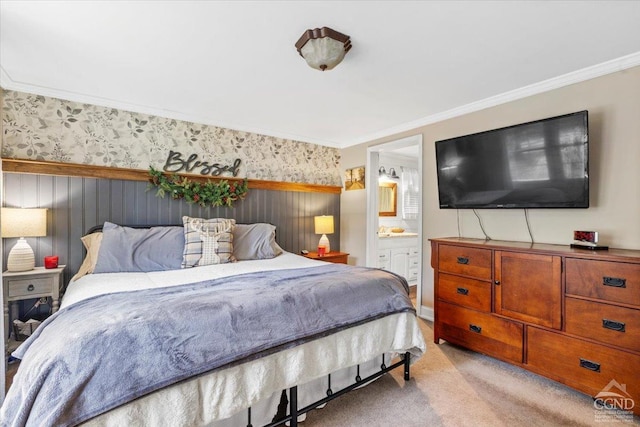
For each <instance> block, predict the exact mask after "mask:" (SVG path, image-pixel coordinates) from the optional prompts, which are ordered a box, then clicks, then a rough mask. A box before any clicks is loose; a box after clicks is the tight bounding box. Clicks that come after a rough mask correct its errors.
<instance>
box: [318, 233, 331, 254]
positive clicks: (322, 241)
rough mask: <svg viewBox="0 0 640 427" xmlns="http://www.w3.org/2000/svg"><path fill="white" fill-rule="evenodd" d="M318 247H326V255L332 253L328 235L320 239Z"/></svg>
mask: <svg viewBox="0 0 640 427" xmlns="http://www.w3.org/2000/svg"><path fill="white" fill-rule="evenodd" d="M318 246H324V247H325V253H329V252H331V246H330V245H329V238H328V237H327V235H326V234H323V235H322V237H320V241H319V242H318Z"/></svg>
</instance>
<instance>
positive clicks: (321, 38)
mask: <svg viewBox="0 0 640 427" xmlns="http://www.w3.org/2000/svg"><path fill="white" fill-rule="evenodd" d="M296 49H298V53H300V56H302V57H303V58H304V59H305V61H307V64H309V66H310V67H311V68H315V69H316V70H322V71H325V70H331V69H333V67H335V66H336V65H338V64H339V63H340V62H342V59H343V58H344V55H345V54H346V53H347V52H349V49H351V39H350V38H349V36H347V35H345V34H342V33H339V32H337V31H335V30H332V29H331V28H329V27H322V28H315V29H313V30H307V31H305V32H304V34H302V36H300V39H299V40H298V41H297V42H296Z"/></svg>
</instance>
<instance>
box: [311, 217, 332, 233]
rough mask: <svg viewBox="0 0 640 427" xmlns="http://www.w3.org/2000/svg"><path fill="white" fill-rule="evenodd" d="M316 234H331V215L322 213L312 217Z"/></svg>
mask: <svg viewBox="0 0 640 427" xmlns="http://www.w3.org/2000/svg"><path fill="white" fill-rule="evenodd" d="M313 223H314V226H315V233H316V234H333V215H322V216H316V217H314V218H313Z"/></svg>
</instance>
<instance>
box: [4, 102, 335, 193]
mask: <svg viewBox="0 0 640 427" xmlns="http://www.w3.org/2000/svg"><path fill="white" fill-rule="evenodd" d="M2 122H3V135H2V157H4V158H15V159H30V160H45V161H54V162H63V163H80V164H87V165H95V166H110V167H123V168H129V169H148V168H149V166H153V167H155V168H157V169H162V167H163V166H164V164H165V161H166V159H167V156H168V155H169V152H170V151H171V150H173V151H178V152H181V153H182V154H183V155H184V156H185V157H188V156H189V155H191V154H197V155H198V159H199V160H203V161H209V162H211V163H220V164H233V162H234V160H235V159H237V158H239V159H241V160H242V163H241V165H240V168H239V173H238V177H242V178H244V177H247V178H249V179H258V180H268V181H283V182H299V183H306V184H319V185H336V186H339V185H341V184H342V182H341V173H340V170H339V162H340V155H339V152H338V149H336V148H332V147H325V146H321V145H316V144H310V143H305V142H299V141H293V140H289V139H282V138H276V137H271V136H265V135H259V134H254V133H249V132H241V131H236V130H231V129H224V128H219V127H216V126H210V125H203V124H197V123H191V122H185V121H181V120H174V119H168V118H163V117H158V116H150V115H146V114H139V113H133V112H129V111H123V110H117V109H115V108H106V107H99V106H96V105H91V104H81V103H77V102H72V101H65V100H61V99H56V98H50V97H46V96H41V95H34V94H28V93H23V92H17V91H11V90H5V91H4V92H3V102H2Z"/></svg>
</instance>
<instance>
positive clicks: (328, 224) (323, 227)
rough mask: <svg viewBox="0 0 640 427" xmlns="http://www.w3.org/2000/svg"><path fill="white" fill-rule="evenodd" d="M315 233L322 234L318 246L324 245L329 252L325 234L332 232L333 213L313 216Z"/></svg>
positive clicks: (329, 247) (327, 239)
mask: <svg viewBox="0 0 640 427" xmlns="http://www.w3.org/2000/svg"><path fill="white" fill-rule="evenodd" d="M313 222H314V226H315V234H322V237H320V241H319V242H318V247H320V246H324V247H325V251H326V252H327V253H329V252H331V246H330V245H329V238H328V237H327V234H333V215H322V216H316V217H314V218H313Z"/></svg>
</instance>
